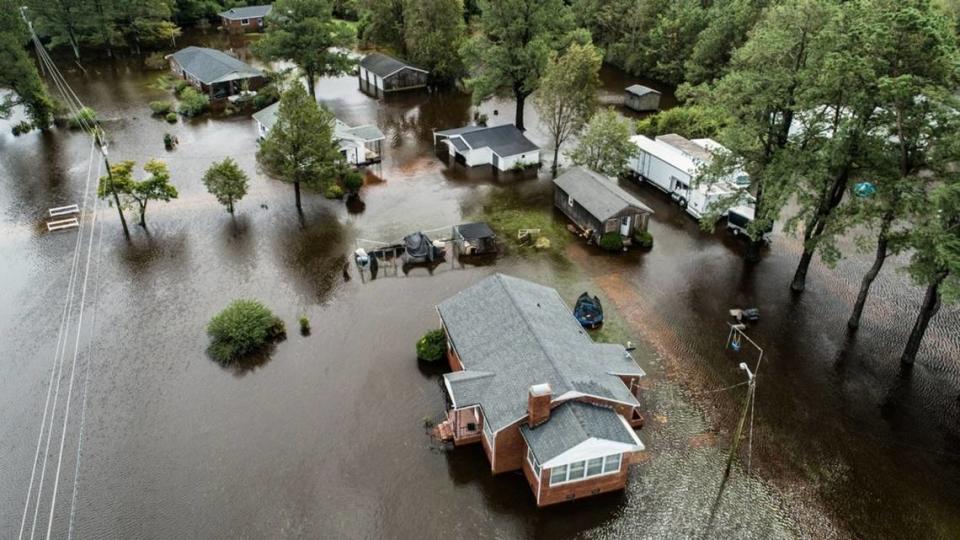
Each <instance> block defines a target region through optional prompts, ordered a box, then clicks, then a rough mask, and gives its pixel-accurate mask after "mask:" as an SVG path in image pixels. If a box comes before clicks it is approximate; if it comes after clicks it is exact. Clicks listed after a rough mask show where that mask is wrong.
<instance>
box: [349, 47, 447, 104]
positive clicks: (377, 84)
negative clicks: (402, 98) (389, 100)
mask: <svg viewBox="0 0 960 540" xmlns="http://www.w3.org/2000/svg"><path fill="white" fill-rule="evenodd" d="M429 76H430V72H428V71H427V70H425V69H421V68H418V67H417V66H414V65H413V64H410V63H408V62H404V61H403V60H400V59H397V58H394V57H392V56H388V55H386V54H383V53H378V52H375V53H370V54H368V55H367V56H364V57H363V59H362V60H360V66H359V69H358V71H357V77H358V78H359V80H360V90H361V91H362V92H364V93H366V94H369V95H371V96H373V97H377V98H380V97H383V96H384V94H389V93H390V92H399V91H401V90H413V89H416V88H425V87H426V86H427V78H428V77H429Z"/></svg>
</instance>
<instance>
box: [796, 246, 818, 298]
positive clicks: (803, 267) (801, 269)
mask: <svg viewBox="0 0 960 540" xmlns="http://www.w3.org/2000/svg"><path fill="white" fill-rule="evenodd" d="M813 251H814V249H813V248H812V247H806V246H805V247H804V248H803V255H801V256H800V264H798V265H797V271H796V272H795V273H794V274H793V282H792V283H790V290H791V291H793V292H803V289H804V288H806V286H807V270H808V269H809V268H810V262H811V261H813Z"/></svg>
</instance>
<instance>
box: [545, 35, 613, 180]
mask: <svg viewBox="0 0 960 540" xmlns="http://www.w3.org/2000/svg"><path fill="white" fill-rule="evenodd" d="M602 61H603V57H602V56H601V55H600V51H598V50H597V49H596V47H594V46H593V45H591V44H586V45H579V44H576V43H574V44H573V45H571V46H570V48H569V49H567V51H566V52H565V53H563V54H562V55H560V56H556V57H554V58H552V59H551V60H550V63H549V64H548V65H547V69H546V70H545V72H544V75H543V79H542V80H541V81H540V89H539V90H538V91H537V93H536V95H535V96H534V105H535V106H536V108H537V112H538V113H540V119H541V121H542V122H543V125H544V127H545V128H546V129H547V132H549V133H550V137H551V138H552V139H553V166H552V167H551V169H552V171H553V177H554V178H556V177H557V165H558V162H559V161H560V160H559V157H560V146H561V145H562V144H563V143H564V142H566V140H567V139H568V138H569V137H570V136H572V135H576V134H577V133H579V132H580V130H581V129H583V126H584V124H586V122H587V120H589V119H590V116H591V115H592V114H593V112H594V111H595V110H596V108H597V89H598V88H599V87H600V76H599V72H600V64H601V62H602Z"/></svg>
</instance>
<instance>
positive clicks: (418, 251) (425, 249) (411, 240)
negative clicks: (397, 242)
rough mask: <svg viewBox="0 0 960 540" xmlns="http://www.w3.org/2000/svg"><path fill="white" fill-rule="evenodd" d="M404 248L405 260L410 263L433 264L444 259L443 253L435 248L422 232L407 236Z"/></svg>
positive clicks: (404, 240)
mask: <svg viewBox="0 0 960 540" xmlns="http://www.w3.org/2000/svg"><path fill="white" fill-rule="evenodd" d="M403 246H404V252H403V260H404V261H405V262H408V263H422V262H433V261H435V260H438V259H440V258H442V257H443V251H442V250H441V249H440V248H437V247H435V246H434V245H433V242H431V241H430V238H429V237H428V236H427V235H425V234H423V233H422V232H415V233H413V234H410V235H407V236H405V237H404V238H403Z"/></svg>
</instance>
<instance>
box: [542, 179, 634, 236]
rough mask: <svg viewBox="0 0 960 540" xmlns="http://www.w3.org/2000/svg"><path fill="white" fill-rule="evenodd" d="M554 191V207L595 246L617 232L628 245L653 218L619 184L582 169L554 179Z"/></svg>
mask: <svg viewBox="0 0 960 540" xmlns="http://www.w3.org/2000/svg"><path fill="white" fill-rule="evenodd" d="M553 187H554V190H553V203H554V205H555V206H556V207H557V208H559V209H560V211H561V212H563V213H564V214H565V215H566V216H567V217H568V218H570V221H573V222H574V223H575V224H576V225H577V227H579V228H580V230H582V231H583V232H584V234H585V235H586V237H587V238H589V239H590V240H592V241H594V242H599V240H600V237H601V236H603V235H604V234H607V233H613V232H616V233H619V234H620V236H621V237H622V239H623V242H624V244H625V245H629V244H630V243H631V241H632V239H633V237H634V234H635V233H636V232H637V231H645V230H647V224H648V223H649V221H650V215H651V214H653V210H652V209H651V208H650V207H649V206H647V205H645V204H643V203H642V202H640V200H639V199H637V198H636V197H634V196H633V195H631V194H630V193H628V192H627V191H626V190H624V189H623V188H621V187H620V186H618V185H617V182H616V180H614V179H612V178H607V177H606V176H603V175H601V174H598V173H596V172H594V171H591V170H590V169H587V168H586V167H581V166H579V165H578V166H575V167H571V168H569V169H567V170H566V171H564V172H563V174H561V175H560V176H558V177H556V178H554V179H553Z"/></svg>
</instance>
